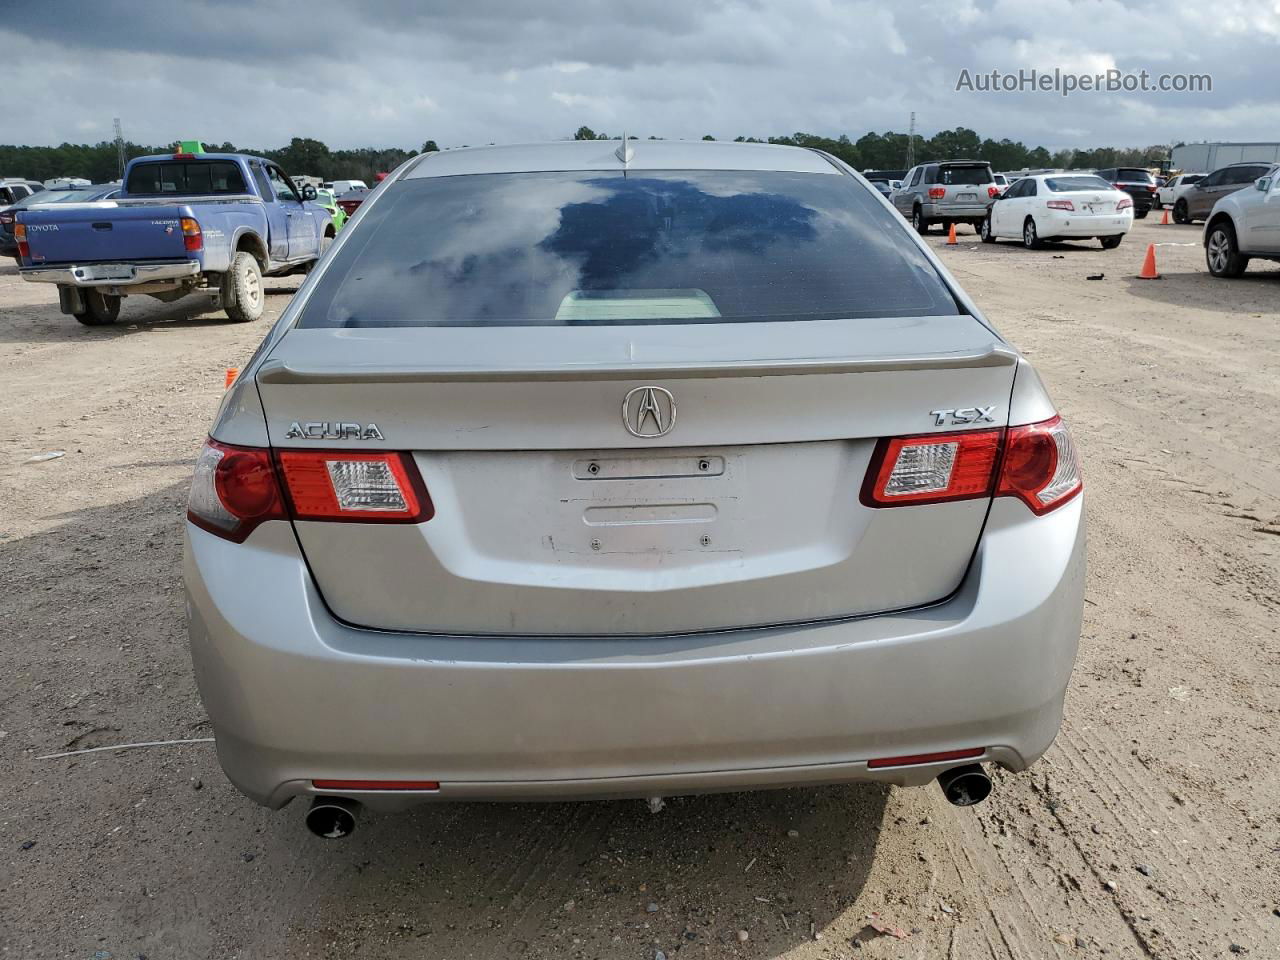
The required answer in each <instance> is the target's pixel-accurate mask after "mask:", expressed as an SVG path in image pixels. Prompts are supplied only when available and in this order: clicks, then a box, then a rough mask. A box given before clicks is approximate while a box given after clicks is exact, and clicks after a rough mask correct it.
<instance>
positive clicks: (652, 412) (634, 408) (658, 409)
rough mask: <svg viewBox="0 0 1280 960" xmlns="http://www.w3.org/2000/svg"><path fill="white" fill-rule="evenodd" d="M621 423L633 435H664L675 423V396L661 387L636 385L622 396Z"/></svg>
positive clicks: (647, 436) (650, 436) (648, 436)
mask: <svg viewBox="0 0 1280 960" xmlns="http://www.w3.org/2000/svg"><path fill="white" fill-rule="evenodd" d="M622 425H623V426H624V427H626V428H627V433H629V434H631V435H632V436H633V437H642V438H644V439H650V438H652V437H665V436H666V435H667V434H668V433H670V432H671V428H672V427H674V426H675V425H676V398H675V397H673V396H672V395H671V391H670V390H665V389H663V388H662V387H636V388H635V389H634V390H629V391H627V395H626V396H625V397H623V398H622Z"/></svg>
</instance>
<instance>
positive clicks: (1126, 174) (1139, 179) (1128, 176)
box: [1116, 167, 1156, 183]
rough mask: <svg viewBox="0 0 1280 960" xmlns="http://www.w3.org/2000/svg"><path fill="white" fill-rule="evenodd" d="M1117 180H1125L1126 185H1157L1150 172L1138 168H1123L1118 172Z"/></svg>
mask: <svg viewBox="0 0 1280 960" xmlns="http://www.w3.org/2000/svg"><path fill="white" fill-rule="evenodd" d="M1116 179H1117V180H1123V181H1125V182H1126V183H1155V182H1156V181H1155V178H1154V177H1152V176H1151V171H1150V170H1143V169H1141V168H1138V167H1121V168H1120V169H1119V170H1117V171H1116Z"/></svg>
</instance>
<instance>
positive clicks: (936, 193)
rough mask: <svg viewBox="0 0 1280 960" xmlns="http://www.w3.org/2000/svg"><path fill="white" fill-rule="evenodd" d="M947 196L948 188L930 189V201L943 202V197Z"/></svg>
mask: <svg viewBox="0 0 1280 960" xmlns="http://www.w3.org/2000/svg"><path fill="white" fill-rule="evenodd" d="M946 195H947V188H946V187H930V188H929V199H930V200H941V199H942V198H943V197H945V196H946Z"/></svg>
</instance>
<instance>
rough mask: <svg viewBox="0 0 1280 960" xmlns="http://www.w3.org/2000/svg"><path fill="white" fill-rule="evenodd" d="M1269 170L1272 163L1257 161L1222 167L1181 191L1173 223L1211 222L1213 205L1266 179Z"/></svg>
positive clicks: (1174, 206) (1175, 204)
mask: <svg viewBox="0 0 1280 960" xmlns="http://www.w3.org/2000/svg"><path fill="white" fill-rule="evenodd" d="M1270 169H1271V164H1270V163H1267V162H1266V161H1258V160H1255V161H1253V162H1251V163H1250V162H1245V163H1232V164H1229V165H1228V166H1225V167H1219V168H1218V169H1217V170H1215V171H1213V173H1211V174H1209V175H1208V176H1207V177H1205V178H1204V179H1203V180H1201V181H1200V182H1199V183H1195V184H1192V186H1191V187H1189V188H1188V189H1186V190H1184V191H1182V193H1181V195H1180V196H1179V197H1178V198H1177V199H1176V200H1175V201H1174V204H1173V219H1174V221H1175V222H1176V223H1191V222H1192V221H1193V220H1206V219H1208V217H1209V212H1210V211H1211V210H1212V209H1213V207H1214V204H1216V203H1217V202H1218V201H1219V200H1221V199H1222V198H1223V197H1225V196H1227V195H1229V194H1232V193H1235V192H1236V191H1237V190H1243V189H1244V188H1245V187H1247V186H1249V185H1250V184H1252V183H1253V182H1254V181H1256V180H1257V179H1258V178H1259V177H1265V176H1266V175H1267V171H1269V170H1270Z"/></svg>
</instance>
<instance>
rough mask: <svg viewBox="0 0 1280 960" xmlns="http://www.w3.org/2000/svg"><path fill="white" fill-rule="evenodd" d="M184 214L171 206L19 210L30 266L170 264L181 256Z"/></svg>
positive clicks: (69, 206) (65, 206) (68, 206)
mask: <svg viewBox="0 0 1280 960" xmlns="http://www.w3.org/2000/svg"><path fill="white" fill-rule="evenodd" d="M184 215H185V216H189V215H190V214H189V212H187V213H184V212H183V210H182V209H181V208H180V207H178V206H175V205H172V204H165V205H161V206H156V205H141V206H136V207H129V206H120V205H118V204H116V203H113V202H107V203H93V204H89V203H86V204H61V205H59V206H58V207H57V209H54V208H52V207H49V208H45V209H31V210H23V211H22V212H21V213H20V214H19V217H18V220H19V222H20V223H23V224H25V225H26V228H27V244H28V246H29V247H30V249H31V263H32V265H33V266H46V265H50V264H56V263H95V262H102V261H112V260H128V261H138V260H174V259H181V258H182V257H185V256H186V255H187V253H186V247H185V245H184V244H183V240H182V227H181V224H180V223H179V221H180V219H181V218H182V217H183V216H184Z"/></svg>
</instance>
